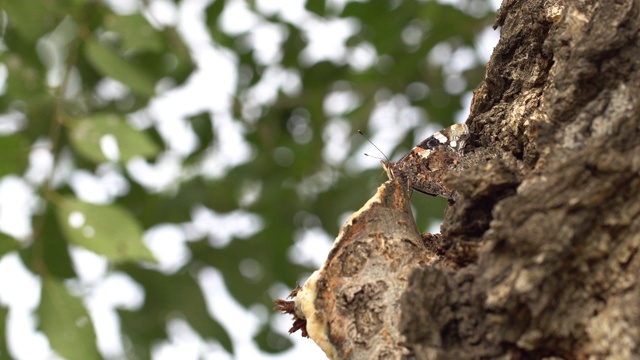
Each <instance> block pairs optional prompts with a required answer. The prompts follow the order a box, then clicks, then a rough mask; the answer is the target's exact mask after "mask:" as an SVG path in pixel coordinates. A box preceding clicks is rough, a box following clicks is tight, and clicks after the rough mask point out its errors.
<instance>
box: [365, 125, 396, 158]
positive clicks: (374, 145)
mask: <svg viewBox="0 0 640 360" xmlns="http://www.w3.org/2000/svg"><path fill="white" fill-rule="evenodd" d="M358 134H360V135H362V137H364V138H365V139H366V140H367V141H368V142H369V144H371V145H373V147H374V148H376V150H378V151H379V152H380V154H382V156H384V158H385V159H386V160H387V161H389V158H388V157H387V155H385V154H384V153H383V152H382V150H380V148H379V147H377V146H376V144H374V143H373V141H371V140H369V138H368V137H367V135H365V134H364V133H363V132H362V131H360V130H358ZM364 155H365V156H371V155H369V154H367V153H365V154H364ZM371 157H372V158H375V159H379V158H377V157H375V156H371ZM381 160H382V159H381Z"/></svg>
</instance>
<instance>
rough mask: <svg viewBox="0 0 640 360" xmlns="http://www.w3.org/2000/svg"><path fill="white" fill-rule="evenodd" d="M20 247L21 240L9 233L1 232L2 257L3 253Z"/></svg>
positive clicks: (0, 253)
mask: <svg viewBox="0 0 640 360" xmlns="http://www.w3.org/2000/svg"><path fill="white" fill-rule="evenodd" d="M18 248H20V242H19V241H17V240H16V239H14V238H12V237H11V236H9V235H6V234H3V233H0V257H2V255H4V254H6V253H8V252H10V251H13V250H16V249H18Z"/></svg>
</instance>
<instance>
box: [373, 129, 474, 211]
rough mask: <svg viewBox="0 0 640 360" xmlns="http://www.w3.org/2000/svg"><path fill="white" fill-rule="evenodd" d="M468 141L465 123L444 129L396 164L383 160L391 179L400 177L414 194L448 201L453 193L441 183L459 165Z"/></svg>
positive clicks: (417, 146)
mask: <svg viewBox="0 0 640 360" xmlns="http://www.w3.org/2000/svg"><path fill="white" fill-rule="evenodd" d="M468 138H469V129H468V128H467V125H465V124H455V125H452V126H449V127H448V128H446V129H443V130H441V131H439V132H437V133H435V134H433V135H431V136H429V137H428V138H426V139H425V140H423V141H422V142H420V143H419V144H418V145H416V146H415V147H414V148H413V149H412V150H411V151H409V152H408V153H406V154H405V155H404V156H403V157H402V158H400V160H398V161H396V162H391V161H385V160H383V161H382V166H383V167H384V169H385V170H386V172H387V175H388V176H389V177H390V178H397V177H399V178H401V179H403V180H404V181H406V183H407V184H408V186H409V187H410V188H411V189H413V190H416V191H419V192H421V193H424V194H428V195H432V196H442V197H445V198H448V199H450V198H451V197H452V193H453V191H452V190H451V189H449V188H448V187H447V186H446V185H445V184H444V183H443V181H442V179H443V178H444V177H445V175H446V174H448V173H449V171H450V170H451V169H453V168H455V166H456V165H457V164H458V160H459V158H460V156H461V155H462V150H463V149H464V146H465V145H466V141H467V140H468Z"/></svg>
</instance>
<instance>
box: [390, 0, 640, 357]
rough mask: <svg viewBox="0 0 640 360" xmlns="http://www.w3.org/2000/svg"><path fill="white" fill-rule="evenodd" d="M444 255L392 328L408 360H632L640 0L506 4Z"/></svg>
mask: <svg viewBox="0 0 640 360" xmlns="http://www.w3.org/2000/svg"><path fill="white" fill-rule="evenodd" d="M495 26H496V27H497V26H500V27H501V38H500V42H499V44H498V45H497V47H496V48H495V50H494V53H493V55H492V58H491V61H490V63H489V64H488V66H487V71H486V76H485V79H484V81H483V83H482V84H481V85H480V87H479V88H478V89H477V90H476V92H475V96H474V101H473V104H472V108H471V115H470V117H469V119H468V121H467V124H468V125H469V127H470V129H471V133H472V135H471V136H472V138H471V139H470V144H469V145H468V146H467V149H466V154H467V155H466V156H465V158H464V159H463V160H461V164H460V167H459V168H458V171H457V172H456V173H455V174H454V175H453V176H450V177H449V178H448V181H449V184H450V186H451V187H452V188H454V189H455V191H457V194H458V196H457V198H456V201H455V203H453V204H451V205H450V206H449V207H448V209H447V212H446V214H445V220H444V223H443V225H442V236H441V238H440V239H439V241H438V246H439V249H440V253H441V254H442V255H443V256H444V257H445V258H446V259H447V260H448V261H443V262H440V263H439V264H436V265H434V266H429V267H426V268H424V269H422V270H418V271H416V272H415V273H414V274H413V276H412V278H411V280H410V283H409V289H410V290H409V291H408V292H407V293H406V294H405V296H404V297H403V301H402V322H401V331H402V332H403V333H404V335H405V336H406V342H407V344H408V345H409V347H410V348H411V349H413V352H414V354H415V356H416V358H418V359H480V358H503V359H539V358H544V357H547V358H564V359H587V358H590V359H605V358H606V359H633V358H635V359H637V358H640V283H639V282H638V276H639V275H640V254H639V253H638V249H639V248H640V216H639V214H640V176H639V175H640V1H638V0H617V1H593V0H586V1H568V0H566V1H562V0H526V1H516V0H506V1H504V3H503V4H502V7H501V8H500V10H499V12H498V15H497V20H496V23H495Z"/></svg>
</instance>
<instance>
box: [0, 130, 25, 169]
mask: <svg viewBox="0 0 640 360" xmlns="http://www.w3.org/2000/svg"><path fill="white" fill-rule="evenodd" d="M30 150H31V149H30V147H29V141H28V140H27V139H25V138H24V137H23V136H22V135H20V134H14V135H9V136H0V177H2V176H4V175H7V174H21V173H22V172H23V171H24V170H25V169H26V167H27V163H28V159H29V151H30Z"/></svg>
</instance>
